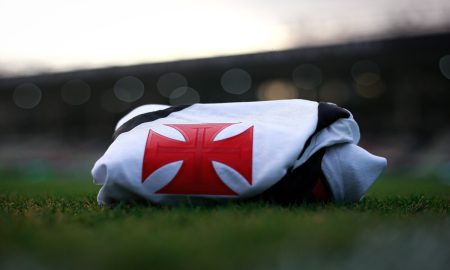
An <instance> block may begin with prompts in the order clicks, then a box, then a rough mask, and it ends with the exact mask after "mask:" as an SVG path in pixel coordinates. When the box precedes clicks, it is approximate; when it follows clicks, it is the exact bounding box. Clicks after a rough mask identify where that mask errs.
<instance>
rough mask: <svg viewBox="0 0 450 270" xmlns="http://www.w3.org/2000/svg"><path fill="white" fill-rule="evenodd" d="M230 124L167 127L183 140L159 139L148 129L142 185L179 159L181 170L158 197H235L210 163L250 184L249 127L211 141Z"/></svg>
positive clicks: (250, 129) (251, 132)
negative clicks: (238, 175) (231, 172)
mask: <svg viewBox="0 0 450 270" xmlns="http://www.w3.org/2000/svg"><path fill="white" fill-rule="evenodd" d="M231 125H233V123H215V124H168V125H166V126H169V127H172V128H174V129H176V130H178V131H179V132H180V133H181V134H182V135H183V137H184V139H185V141H179V140H175V139H171V138H168V137H166V136H163V135H161V134H159V133H157V132H155V131H153V130H151V129H150V131H149V133H148V137H147V144H146V146H145V153H144V161H143V166H142V182H145V180H146V179H147V177H148V176H150V175H151V174H152V173H153V172H154V171H156V170H157V169H159V168H160V167H162V166H164V165H166V164H169V163H172V162H175V161H180V160H182V161H183V163H182V165H181V168H180V169H179V171H178V172H177V174H176V175H175V177H174V178H173V179H172V181H170V182H169V183H168V184H167V185H165V186H164V187H162V188H161V189H159V190H158V191H156V193H159V194H196V195H238V194H237V193H236V192H235V191H233V190H232V189H230V188H229V187H228V186H227V185H226V184H225V183H224V182H223V181H222V180H221V178H220V177H219V175H217V172H216V170H215V169H214V167H213V163H212V162H213V161H217V162H220V163H223V164H225V165H227V166H229V167H231V168H233V169H234V170H236V171H237V172H238V173H240V174H241V175H242V176H243V177H244V178H245V180H246V181H247V182H248V183H249V184H250V185H251V184H252V152H253V126H252V127H249V128H248V129H246V130H245V131H243V132H242V133H240V134H238V135H235V136H233V137H229V138H226V139H222V140H217V141H214V138H215V137H216V136H217V134H218V133H219V132H220V131H222V130H223V129H225V128H227V127H229V126H231Z"/></svg>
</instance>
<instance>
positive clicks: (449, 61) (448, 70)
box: [439, 55, 450, 80]
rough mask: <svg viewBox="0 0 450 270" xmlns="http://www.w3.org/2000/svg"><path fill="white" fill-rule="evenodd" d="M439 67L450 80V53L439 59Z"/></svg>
mask: <svg viewBox="0 0 450 270" xmlns="http://www.w3.org/2000/svg"><path fill="white" fill-rule="evenodd" d="M439 69H440V70H441V73H442V75H444V77H445V78H447V79H449V80H450V55H445V56H442V57H441V59H440V60H439Z"/></svg>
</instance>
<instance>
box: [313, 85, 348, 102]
mask: <svg viewBox="0 0 450 270" xmlns="http://www.w3.org/2000/svg"><path fill="white" fill-rule="evenodd" d="M350 97H351V92H350V86H349V85H348V84H347V83H345V82H343V81H341V80H332V81H327V82H325V83H324V84H323V85H322V87H320V90H319V99H320V100H321V101H326V102H333V103H335V104H337V105H344V104H346V103H347V102H348V101H349V100H350Z"/></svg>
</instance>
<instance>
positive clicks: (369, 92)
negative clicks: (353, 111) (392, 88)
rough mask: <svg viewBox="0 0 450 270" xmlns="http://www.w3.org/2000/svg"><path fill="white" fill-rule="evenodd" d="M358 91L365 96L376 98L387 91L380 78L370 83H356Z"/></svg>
mask: <svg viewBox="0 0 450 270" xmlns="http://www.w3.org/2000/svg"><path fill="white" fill-rule="evenodd" d="M355 88H356V93H357V94H358V95H359V96H361V97H363V98H376V97H379V96H381V94H383V92H384V91H385V85H384V82H383V81H381V80H379V81H377V82H376V83H372V84H370V85H362V84H355Z"/></svg>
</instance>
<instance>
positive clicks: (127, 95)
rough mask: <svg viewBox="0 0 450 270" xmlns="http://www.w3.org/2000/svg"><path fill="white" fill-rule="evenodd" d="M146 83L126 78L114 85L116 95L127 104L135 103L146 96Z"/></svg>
mask: <svg viewBox="0 0 450 270" xmlns="http://www.w3.org/2000/svg"><path fill="white" fill-rule="evenodd" d="M144 90H145V88H144V83H142V81H141V80H139V79H138V78H136V77H133V76H126V77H123V78H121V79H120V80H118V81H117V82H116V84H115V85H114V94H115V95H116V97H117V98H118V99H120V100H122V101H125V102H134V101H136V100H138V99H140V98H141V97H142V95H144Z"/></svg>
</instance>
